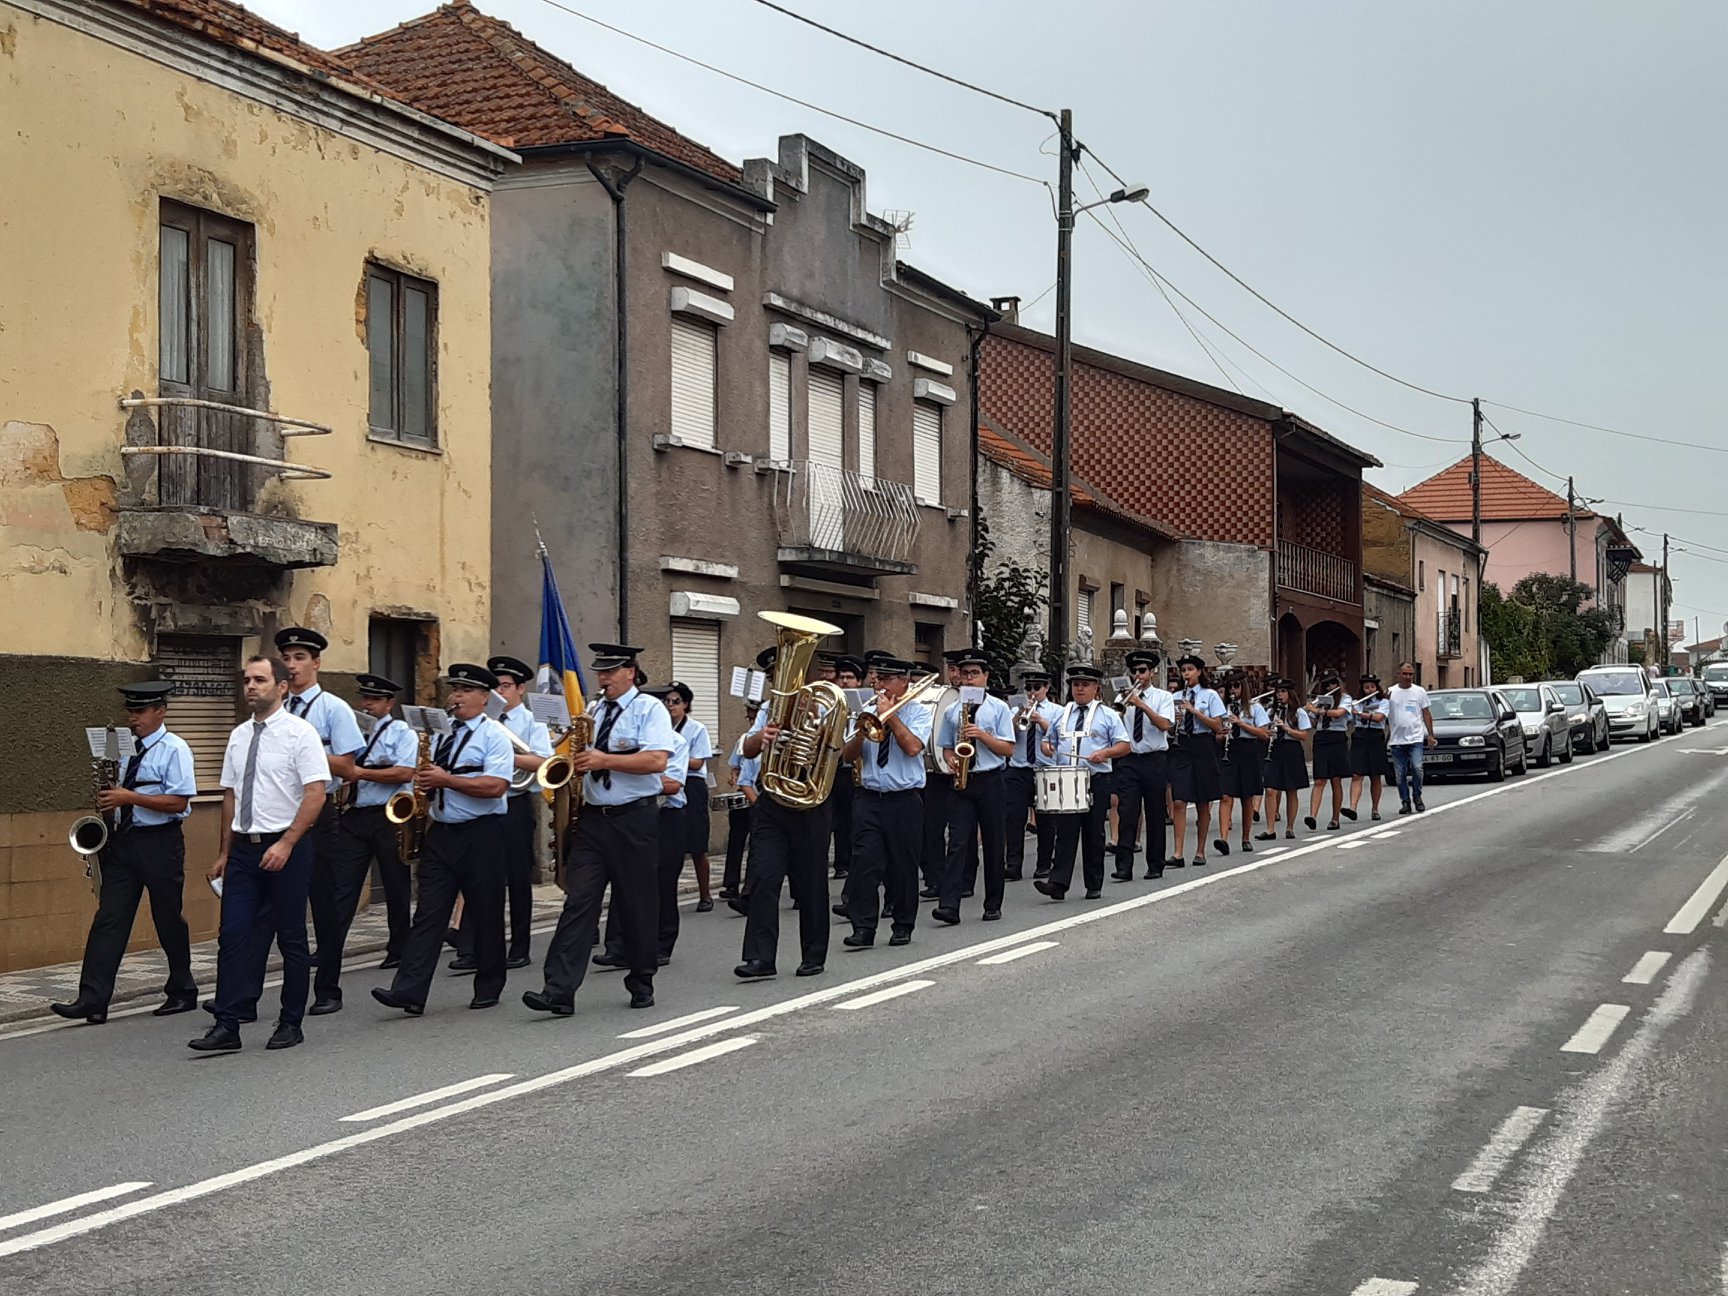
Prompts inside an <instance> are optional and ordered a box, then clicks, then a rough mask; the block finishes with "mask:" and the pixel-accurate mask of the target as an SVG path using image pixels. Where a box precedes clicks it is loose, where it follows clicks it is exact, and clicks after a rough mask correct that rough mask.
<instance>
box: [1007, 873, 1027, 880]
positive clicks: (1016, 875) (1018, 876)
mask: <svg viewBox="0 0 1728 1296" xmlns="http://www.w3.org/2000/svg"><path fill="white" fill-rule="evenodd" d="M1002 877H1003V879H1004V880H1005V881H1008V882H1021V881H1024V880H1025V877H1026V875H1025V874H1024V873H1019V872H1015V873H1004V874H1003V875H1002Z"/></svg>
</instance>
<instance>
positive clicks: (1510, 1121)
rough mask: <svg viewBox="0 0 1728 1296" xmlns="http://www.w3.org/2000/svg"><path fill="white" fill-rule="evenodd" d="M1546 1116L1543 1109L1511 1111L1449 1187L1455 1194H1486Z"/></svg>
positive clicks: (1544, 1108) (1532, 1108) (1524, 1108)
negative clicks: (1468, 1165)
mask: <svg viewBox="0 0 1728 1296" xmlns="http://www.w3.org/2000/svg"><path fill="white" fill-rule="evenodd" d="M1547 1115H1548V1109H1547V1108H1546V1107H1514V1108H1513V1109H1512V1114H1511V1115H1510V1116H1508V1117H1507V1118H1506V1119H1505V1120H1503V1121H1501V1122H1500V1127H1499V1128H1498V1129H1496V1130H1495V1131H1494V1133H1493V1134H1492V1135H1491V1136H1490V1137H1489V1139H1488V1142H1487V1143H1486V1144H1485V1145H1484V1146H1483V1148H1482V1150H1481V1151H1480V1152H1478V1153H1477V1154H1476V1159H1475V1160H1474V1161H1472V1162H1471V1163H1470V1168H1469V1169H1468V1170H1466V1171H1465V1172H1464V1173H1463V1174H1461V1175H1459V1176H1458V1177H1457V1178H1456V1179H1454V1180H1453V1181H1452V1187H1453V1188H1454V1189H1455V1190H1456V1191H1458V1192H1467V1193H1485V1192H1487V1191H1488V1190H1489V1189H1490V1188H1492V1187H1493V1186H1494V1181H1495V1180H1496V1179H1498V1178H1499V1177H1500V1176H1501V1174H1502V1173H1503V1172H1504V1171H1505V1169H1506V1167H1507V1166H1508V1165H1510V1164H1511V1162H1512V1158H1513V1157H1515V1156H1517V1155H1518V1149H1519V1148H1521V1147H1523V1146H1524V1145H1525V1144H1526V1143H1528V1142H1529V1141H1530V1136H1531V1135H1532V1134H1534V1133H1535V1132H1536V1127H1537V1126H1538V1125H1540V1124H1541V1123H1542V1121H1543V1118H1545V1117H1546V1116H1547Z"/></svg>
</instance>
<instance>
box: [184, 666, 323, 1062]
mask: <svg viewBox="0 0 1728 1296" xmlns="http://www.w3.org/2000/svg"><path fill="white" fill-rule="evenodd" d="M240 682H241V691H242V693H243V694H244V696H245V699H246V707H247V710H249V711H250V712H251V713H252V718H251V719H250V720H247V721H245V722H244V723H242V724H240V725H237V726H236V727H235V729H234V732H233V733H231V734H230V735H229V736H228V750H227V752H226V753H225V754H224V755H223V757H222V780H221V781H222V789H223V793H222V844H221V847H220V849H219V850H218V852H217V855H216V862H215V863H214V864H212V865H211V866H210V872H209V877H210V879H211V881H215V880H216V879H218V878H220V879H222V886H223V889H222V930H221V935H220V938H219V940H218V943H217V947H216V1003H215V1013H216V1024H215V1025H214V1026H212V1027H211V1028H210V1029H209V1030H208V1031H207V1032H206V1033H205V1034H204V1035H203V1036H201V1037H200V1038H198V1039H195V1040H192V1041H190V1043H189V1046H190V1047H191V1048H193V1049H195V1050H197V1051H198V1052H200V1053H232V1052H233V1051H235V1050H236V1049H238V1048H239V1047H240V1018H241V1015H242V1012H243V1011H250V1009H249V1008H248V1007H247V1006H248V1005H256V1003H257V1002H258V998H259V996H260V995H261V994H262V993H263V990H264V967H265V963H266V962H267V960H268V958H269V954H270V937H271V936H272V935H274V937H275V939H276V944H277V945H278V947H280V949H281V951H282V1013H281V1017H280V1019H279V1020H278V1021H277V1024H276V1033H275V1034H273V1035H272V1036H271V1037H270V1042H269V1043H268V1044H266V1045H265V1047H266V1048H272V1049H282V1048H292V1047H294V1045H296V1044H299V1043H301V1042H302V1041H303V1040H304V1038H305V1037H304V1036H303V1035H302V1034H301V1033H300V1022H301V1020H302V1019H303V1018H304V1017H305V1015H306V992H307V989H308V988H309V986H310V983H311V979H312V952H311V949H310V948H309V946H308V944H307V941H306V895H307V892H308V890H309V889H310V888H311V885H312V842H311V840H310V839H309V837H308V834H309V833H310V832H311V830H312V826H313V825H314V824H315V823H316V822H317V821H318V816H319V814H320V813H321V812H322V811H323V809H324V801H325V797H326V795H327V792H326V788H327V786H328V784H329V781H330V762H329V761H328V760H327V759H326V758H325V755H324V741H323V739H321V738H320V737H319V736H318V731H317V730H316V729H314V728H313V727H312V726H311V725H310V724H308V723H307V722H306V721H304V720H302V719H300V718H299V717H297V716H293V715H290V714H288V712H287V711H285V710H284V709H283V706H282V703H283V700H284V699H285V698H286V697H287V696H288V668H287V666H285V665H284V664H283V663H282V661H281V659H280V658H276V657H254V658H252V659H251V660H250V661H248V662H247V663H246V666H245V669H244V670H242V671H241V674H240ZM255 926H257V927H258V928H259V930H258V931H256V932H254V930H253V928H254V927H255Z"/></svg>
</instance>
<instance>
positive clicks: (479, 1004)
mask: <svg viewBox="0 0 1728 1296" xmlns="http://www.w3.org/2000/svg"><path fill="white" fill-rule="evenodd" d="M468 1006H469V1007H470V1008H496V1007H497V1006H498V996H497V995H493V996H492V997H491V998H489V999H482V998H481V997H480V996H479V995H475V996H474V997H473V998H472V999H470V1000H469V1001H468Z"/></svg>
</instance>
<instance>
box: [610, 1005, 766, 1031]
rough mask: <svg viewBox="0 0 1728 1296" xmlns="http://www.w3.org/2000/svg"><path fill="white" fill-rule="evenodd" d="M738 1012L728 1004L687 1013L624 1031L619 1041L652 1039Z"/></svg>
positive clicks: (733, 1006) (735, 1007)
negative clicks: (669, 1019)
mask: <svg viewBox="0 0 1728 1296" xmlns="http://www.w3.org/2000/svg"><path fill="white" fill-rule="evenodd" d="M737 1011H738V1005H737V1004H728V1005H726V1006H725V1007H721V1008H704V1009H703V1010H702V1011H701V1012H693V1013H688V1014H686V1015H685V1016H683V1017H674V1018H673V1019H672V1020H671V1021H663V1022H655V1023H654V1024H653V1025H652V1026H644V1027H642V1028H641V1029H640V1030H633V1031H625V1032H624V1033H623V1034H622V1035H620V1036H619V1037H618V1038H619V1039H652V1038H653V1037H654V1036H656V1035H664V1034H666V1032H667V1031H675V1030H683V1029H684V1028H685V1027H686V1026H694V1025H696V1024H697V1023H698V1022H705V1021H713V1020H714V1018H716V1017H724V1016H725V1015H726V1014H727V1013H735V1012H737Z"/></svg>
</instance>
